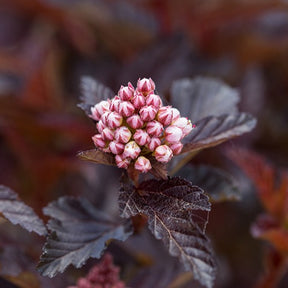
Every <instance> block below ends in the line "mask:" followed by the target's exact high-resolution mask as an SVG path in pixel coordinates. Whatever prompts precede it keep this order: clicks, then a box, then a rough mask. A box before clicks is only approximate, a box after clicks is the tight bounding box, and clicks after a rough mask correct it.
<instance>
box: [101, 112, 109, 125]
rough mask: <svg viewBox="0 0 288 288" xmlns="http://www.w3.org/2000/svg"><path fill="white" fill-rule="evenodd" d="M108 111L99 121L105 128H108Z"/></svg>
mask: <svg viewBox="0 0 288 288" xmlns="http://www.w3.org/2000/svg"><path fill="white" fill-rule="evenodd" d="M110 113H111V112H110V111H109V112H104V113H103V114H102V116H101V118H100V120H101V121H102V122H103V124H104V125H105V126H108V116H109V115H110Z"/></svg>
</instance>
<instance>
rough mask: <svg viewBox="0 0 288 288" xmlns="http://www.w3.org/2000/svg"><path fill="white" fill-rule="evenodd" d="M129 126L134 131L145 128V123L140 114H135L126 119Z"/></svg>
mask: <svg viewBox="0 0 288 288" xmlns="http://www.w3.org/2000/svg"><path fill="white" fill-rule="evenodd" d="M126 122H127V124H128V125H129V126H130V127H131V128H133V129H139V128H142V126H143V124H144V123H143V121H142V119H141V118H140V116H139V115H138V114H134V115H132V116H130V117H129V118H127V119H126Z"/></svg>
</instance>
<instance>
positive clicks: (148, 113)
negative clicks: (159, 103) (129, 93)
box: [139, 106, 157, 122]
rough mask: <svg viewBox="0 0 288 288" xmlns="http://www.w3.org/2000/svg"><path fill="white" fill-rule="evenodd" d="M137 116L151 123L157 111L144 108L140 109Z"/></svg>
mask: <svg viewBox="0 0 288 288" xmlns="http://www.w3.org/2000/svg"><path fill="white" fill-rule="evenodd" d="M139 114H140V117H141V119H142V120H143V121H145V122H148V121H152V120H154V118H155V116H156V114H157V109H156V108H155V107H153V106H144V107H142V108H141V109H140V111H139Z"/></svg>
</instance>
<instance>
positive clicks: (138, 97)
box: [131, 93, 146, 109]
mask: <svg viewBox="0 0 288 288" xmlns="http://www.w3.org/2000/svg"><path fill="white" fill-rule="evenodd" d="M131 102H132V103H133V105H134V107H135V108H136V109H141V108H142V107H143V106H145V104H146V101H145V97H144V96H143V95H142V94H140V93H135V96H134V97H133V98H132V100H131Z"/></svg>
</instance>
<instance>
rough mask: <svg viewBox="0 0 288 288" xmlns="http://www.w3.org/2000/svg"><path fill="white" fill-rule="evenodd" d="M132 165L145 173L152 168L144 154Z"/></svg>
mask: <svg viewBox="0 0 288 288" xmlns="http://www.w3.org/2000/svg"><path fill="white" fill-rule="evenodd" d="M134 167H135V169H136V170H138V171H140V172H142V173H147V172H148V171H149V170H150V169H151V168H152V166H151V163H150V161H149V160H148V159H147V158H146V157H144V156H140V157H138V158H137V160H136V162H135V164H134Z"/></svg>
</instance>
